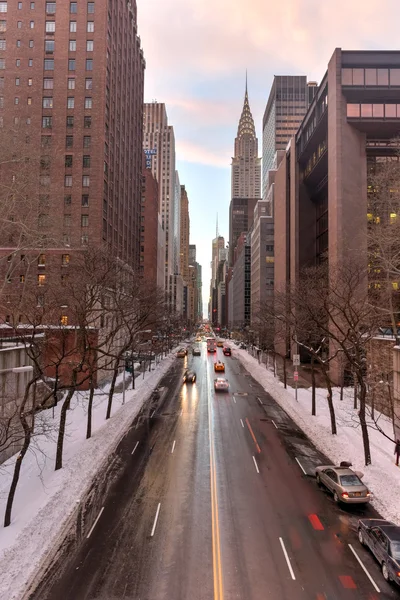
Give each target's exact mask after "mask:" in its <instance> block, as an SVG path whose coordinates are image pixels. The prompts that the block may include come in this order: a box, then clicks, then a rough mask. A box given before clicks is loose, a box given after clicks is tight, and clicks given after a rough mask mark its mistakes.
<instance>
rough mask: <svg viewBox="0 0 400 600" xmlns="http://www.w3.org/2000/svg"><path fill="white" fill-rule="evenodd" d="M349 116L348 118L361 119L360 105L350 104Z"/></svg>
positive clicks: (348, 107) (348, 108)
mask: <svg viewBox="0 0 400 600" xmlns="http://www.w3.org/2000/svg"><path fill="white" fill-rule="evenodd" d="M347 116H348V117H359V116H360V105H359V104H348V105H347Z"/></svg>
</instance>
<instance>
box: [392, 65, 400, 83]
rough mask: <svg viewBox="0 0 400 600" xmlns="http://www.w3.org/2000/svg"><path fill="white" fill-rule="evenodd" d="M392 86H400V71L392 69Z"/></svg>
mask: <svg viewBox="0 0 400 600" xmlns="http://www.w3.org/2000/svg"><path fill="white" fill-rule="evenodd" d="M390 85H400V69H390Z"/></svg>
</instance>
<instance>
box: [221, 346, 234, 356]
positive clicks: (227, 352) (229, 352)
mask: <svg viewBox="0 0 400 600" xmlns="http://www.w3.org/2000/svg"><path fill="white" fill-rule="evenodd" d="M222 352H223V353H224V355H225V356H232V350H231V349H230V348H229V346H225V348H224V349H223V350H222Z"/></svg>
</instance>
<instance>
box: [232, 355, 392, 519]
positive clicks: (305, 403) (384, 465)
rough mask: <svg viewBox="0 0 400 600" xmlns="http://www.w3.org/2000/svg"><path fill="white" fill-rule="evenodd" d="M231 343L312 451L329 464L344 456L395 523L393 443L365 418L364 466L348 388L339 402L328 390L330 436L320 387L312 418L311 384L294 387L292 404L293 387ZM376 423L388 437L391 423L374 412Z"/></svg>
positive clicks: (381, 510)
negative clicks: (367, 454)
mask: <svg viewBox="0 0 400 600" xmlns="http://www.w3.org/2000/svg"><path fill="white" fill-rule="evenodd" d="M231 346H232V348H233V349H234V350H233V354H234V356H235V357H237V358H238V359H239V360H240V362H241V363H242V364H243V366H244V367H245V368H246V369H247V370H248V371H249V372H250V373H251V374H252V375H253V377H254V378H255V379H256V380H257V381H259V382H260V384H261V385H262V386H263V387H264V388H265V390H266V391H267V392H269V393H270V394H271V396H272V397H273V398H274V399H275V400H276V401H277V402H278V404H279V405H280V406H281V407H282V408H283V409H284V410H285V411H286V412H287V413H288V414H289V415H290V416H291V417H292V419H293V420H294V421H295V422H296V423H297V425H298V426H299V427H300V428H301V429H302V430H303V431H304V433H305V434H306V435H307V436H308V437H309V438H310V439H311V441H312V442H313V443H314V444H315V446H316V447H317V448H318V450H320V451H321V452H323V453H324V454H325V455H326V456H327V457H329V459H330V460H331V461H332V463H334V464H339V463H340V462H341V461H342V460H350V461H351V462H352V464H353V468H354V469H355V470H357V471H361V472H363V473H364V479H363V481H364V483H365V484H366V485H367V486H368V487H369V489H370V490H371V492H372V493H373V505H374V507H375V508H376V509H377V510H378V511H379V512H380V513H381V515H382V516H383V517H384V518H386V519H389V520H391V521H394V522H395V523H396V524H397V525H400V501H399V498H400V467H396V465H395V460H394V444H393V442H391V441H390V440H388V439H387V438H386V437H385V436H384V435H383V434H382V433H380V432H379V431H377V430H376V429H373V423H372V421H370V427H369V436H370V444H371V456H372V465H370V466H368V467H366V466H365V464H364V452H363V444H362V438H361V429H360V426H359V422H358V416H357V410H355V409H354V408H353V388H347V389H345V391H344V399H343V401H341V400H340V393H339V392H340V391H339V389H335V390H334V405H335V411H336V420H337V429H338V434H337V435H332V434H331V426H330V416H329V410H328V402H327V392H326V390H324V389H317V390H316V403H317V415H316V416H315V417H313V416H312V415H311V388H309V389H301V388H299V389H298V402H296V400H295V389H294V388H292V387H289V386H288V388H287V390H285V389H284V387H283V383H281V382H280V381H279V380H278V379H276V378H275V377H274V375H273V373H272V372H271V371H269V370H267V369H266V368H265V365H263V364H258V361H257V359H255V358H253V357H252V356H250V354H248V352H247V351H246V350H239V349H238V348H237V346H234V345H233V344H231ZM378 416H379V413H378ZM379 426H380V427H381V428H382V430H383V431H385V433H386V434H387V435H389V436H390V437H392V438H393V427H392V424H391V422H390V420H389V419H388V418H387V417H385V415H380V417H379Z"/></svg>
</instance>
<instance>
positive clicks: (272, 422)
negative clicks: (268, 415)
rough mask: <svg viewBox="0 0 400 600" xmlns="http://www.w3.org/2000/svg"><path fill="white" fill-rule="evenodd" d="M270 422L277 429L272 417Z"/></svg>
mask: <svg viewBox="0 0 400 600" xmlns="http://www.w3.org/2000/svg"><path fill="white" fill-rule="evenodd" d="M271 423H272V424H273V426H274V427H275V429H278V425H277V424H276V423H275V421H274V420H273V419H271Z"/></svg>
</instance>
